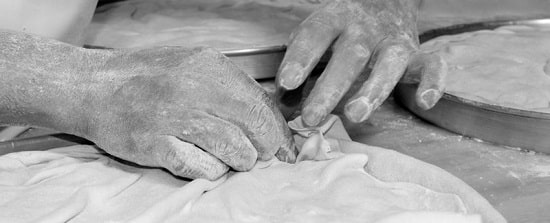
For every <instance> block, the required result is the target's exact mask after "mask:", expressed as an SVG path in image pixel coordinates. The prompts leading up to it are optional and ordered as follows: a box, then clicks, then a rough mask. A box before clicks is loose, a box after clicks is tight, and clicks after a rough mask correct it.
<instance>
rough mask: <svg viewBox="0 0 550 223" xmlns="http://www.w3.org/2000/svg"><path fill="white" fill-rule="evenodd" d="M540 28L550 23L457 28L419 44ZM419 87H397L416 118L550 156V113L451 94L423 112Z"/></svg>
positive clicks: (519, 22) (399, 96)
mask: <svg viewBox="0 0 550 223" xmlns="http://www.w3.org/2000/svg"><path fill="white" fill-rule="evenodd" d="M537 24H550V19H532V20H516V21H495V22H485V23H473V24H465V25H456V26H451V27H447V28H441V29H436V30H431V31H427V32H425V33H423V34H421V35H420V41H421V42H425V41H427V40H430V39H433V38H435V37H438V36H442V35H453V34H459V33H463V32H471V31H477V30H482V29H495V28H497V27H500V26H504V25H537ZM417 87H418V86H417V85H415V84H404V83H400V84H398V86H397V88H396V89H395V97H396V99H397V100H398V101H399V102H401V104H403V105H404V106H405V107H406V108H407V109H409V110H410V111H412V112H413V113H414V114H416V115H418V116H420V117H421V118H423V119H425V120H427V121H429V122H431V123H433V124H435V125H437V126H439V127H442V128H444V129H447V130H450V131H452V132H455V133H458V134H461V135H465V136H469V137H473V138H477V139H481V140H484V141H487V142H492V143H496V144H499V145H504V146H509V147H519V148H521V149H527V150H534V151H537V152H543V153H550V113H543V112H536V111H528V110H521V109H515V108H508V107H502V106H498V105H491V104H487V103H483V102H479V101H473V100H468V99H465V98H461V97H458V96H455V95H452V94H448V93H445V94H444V95H443V97H442V98H441V100H440V101H439V102H438V103H437V104H436V105H435V106H434V107H433V108H432V109H430V110H423V109H421V108H420V107H418V106H417V105H416V102H415V96H414V95H415V92H416V89H417Z"/></svg>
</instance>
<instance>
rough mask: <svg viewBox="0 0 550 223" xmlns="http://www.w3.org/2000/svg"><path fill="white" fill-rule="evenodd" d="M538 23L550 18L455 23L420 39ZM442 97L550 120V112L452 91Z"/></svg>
mask: <svg viewBox="0 0 550 223" xmlns="http://www.w3.org/2000/svg"><path fill="white" fill-rule="evenodd" d="M538 24H550V18H538V19H525V20H499V21H491V22H479V23H469V24H461V25H454V26H449V27H443V28H439V29H434V30H428V31H426V32H424V33H422V34H420V37H419V39H420V42H421V43H424V42H426V41H428V40H431V39H434V38H436V37H439V36H444V35H454V34H459V33H464V32H472V31H478V30H483V29H495V28H498V27H500V26H505V25H538ZM398 87H399V85H398ZM442 99H446V100H451V101H454V102H457V103H464V104H468V105H471V106H475V107H478V108H480V109H484V110H489V111H494V112H497V113H502V114H511V115H515V116H520V117H529V118H539V119H548V120H550V113H545V112H539V111H529V110H524V109H517V108H511V107H504V106H500V105H493V104H488V103H485V102H481V101H475V100H470V99H466V98H463V97H460V96H456V95H453V94H450V93H444V94H443V96H442Z"/></svg>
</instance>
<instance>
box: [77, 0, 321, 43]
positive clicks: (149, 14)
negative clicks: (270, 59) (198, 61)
mask: <svg viewBox="0 0 550 223" xmlns="http://www.w3.org/2000/svg"><path fill="white" fill-rule="evenodd" d="M269 3H270V4H267V1H266V2H255V1H250V0H200V1H199V0H183V1H181V0H130V1H125V2H119V3H114V4H109V5H105V6H103V7H101V8H99V9H98V10H96V14H95V15H94V17H93V20H92V22H91V24H90V25H89V27H88V29H87V31H86V34H85V35H86V39H85V44H88V45H94V46H103V47H111V48H130V47H150V46H188V47H196V46H210V47H214V48H217V49H219V50H230V49H246V48H256V47H268V46H279V45H283V44H284V43H286V41H287V39H288V37H289V35H290V33H291V32H292V30H293V29H294V28H295V27H296V26H298V24H299V23H300V22H301V21H302V20H303V19H304V18H305V17H306V16H307V15H308V14H309V11H310V10H306V11H304V10H303V9H301V8H300V7H296V6H293V5H289V4H277V1H271V2H269ZM296 4H298V5H307V4H300V3H295V4H294V5H296Z"/></svg>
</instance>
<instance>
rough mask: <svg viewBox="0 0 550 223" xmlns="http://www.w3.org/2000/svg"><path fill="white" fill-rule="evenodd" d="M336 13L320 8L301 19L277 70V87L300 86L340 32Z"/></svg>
mask: <svg viewBox="0 0 550 223" xmlns="http://www.w3.org/2000/svg"><path fill="white" fill-rule="evenodd" d="M337 21H338V20H337V19H336V18H335V15H333V14H331V13H326V12H324V11H320V12H318V13H314V14H312V15H311V16H310V17H308V18H307V19H306V20H304V21H303V22H302V23H301V24H300V26H298V28H297V29H296V31H295V32H294V33H293V34H292V35H291V38H290V43H289V44H288V47H287V51H286V53H285V57H284V59H283V62H282V63H281V66H280V67H279V71H278V73H277V78H276V84H277V88H278V89H280V88H282V89H284V90H293V89H296V88H297V87H298V86H300V85H301V84H302V83H303V82H304V81H305V79H306V78H307V76H308V75H309V73H310V72H311V71H312V70H313V68H314V67H315V65H316V64H317V63H318V62H319V59H320V58H321V56H323V54H324V53H325V51H326V50H327V49H328V47H329V46H330V44H331V43H332V41H333V40H334V39H335V38H336V36H337V35H338V33H339V32H340V28H337V27H339V26H338V24H336V23H337Z"/></svg>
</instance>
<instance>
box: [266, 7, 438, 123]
mask: <svg viewBox="0 0 550 223" xmlns="http://www.w3.org/2000/svg"><path fill="white" fill-rule="evenodd" d="M417 7H418V1H415V0H334V1H331V2H329V3H328V4H327V5H325V6H324V7H322V8H321V9H319V10H318V11H316V12H314V13H313V14H312V15H310V16H309V17H308V18H307V19H306V20H305V21H304V22H302V23H301V24H300V26H299V27H298V28H297V29H296V30H295V31H294V32H293V34H292V35H291V37H290V43H289V44H288V49H287V52H286V55H285V58H284V60H283V62H282V64H281V67H280V69H279V73H278V75H277V85H278V89H279V90H293V89H296V88H298V87H299V86H300V85H301V84H302V83H303V82H304V81H305V80H306V78H307V77H308V75H309V73H310V72H311V71H312V69H313V68H314V67H315V65H316V64H317V63H318V62H319V59H320V58H321V56H322V55H323V54H324V53H325V51H326V50H327V48H328V47H329V46H331V45H332V57H331V59H330V61H329V63H328V65H327V67H326V69H325V70H324V72H323V73H322V74H321V77H320V78H319V79H318V80H317V83H316V84H315V87H314V88H313V90H312V91H311V93H310V95H309V96H308V98H307V99H306V101H305V103H304V106H303V108H302V118H303V120H304V122H305V123H306V124H307V125H310V126H316V125H318V124H319V123H320V122H321V121H322V120H323V119H324V118H325V117H326V116H327V115H328V114H329V113H330V112H331V111H332V110H333V109H334V108H335V107H336V105H337V104H338V102H339V101H340V100H341V99H342V97H343V96H344V94H346V92H347V91H348V90H349V89H350V87H351V86H352V84H353V83H354V82H355V81H356V79H358V77H359V75H360V74H361V73H362V72H363V71H364V70H365V67H366V66H367V63H368V62H369V60H370V61H371V62H370V63H372V64H374V66H373V69H372V72H371V73H370V76H369V78H368V79H367V81H366V82H365V83H363V85H362V87H361V88H360V90H359V91H358V92H357V93H356V94H355V95H354V96H352V97H351V98H350V100H349V101H348V102H347V104H346V105H345V107H344V113H345V115H346V117H347V118H348V119H349V120H351V121H353V122H362V121H365V120H366V119H367V118H368V117H369V116H370V114H371V113H372V112H373V111H374V110H375V109H376V108H377V107H378V106H380V105H381V104H382V102H383V101H384V100H385V99H386V98H387V97H388V96H389V94H390V93H391V91H392V90H393V88H394V86H395V85H396V84H397V82H398V81H399V80H400V78H401V77H402V76H403V74H404V73H405V70H406V69H407V68H408V69H409V70H410V71H411V73H415V72H416V74H417V76H415V77H413V76H411V77H409V79H415V80H416V81H420V85H419V88H418V91H417V93H416V101H417V104H418V105H419V106H420V107H421V108H424V109H429V108H431V107H433V106H434V104H435V103H436V102H437V101H438V100H439V98H440V97H441V95H442V94H443V88H444V78H445V76H446V72H447V67H446V63H445V62H444V61H443V60H442V59H441V58H440V57H438V56H435V55H427V54H422V53H418V36H417V31H416V14H417ZM412 71H414V72H412Z"/></svg>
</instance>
